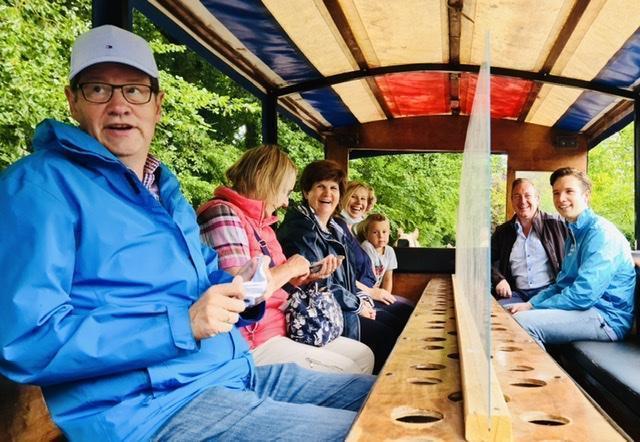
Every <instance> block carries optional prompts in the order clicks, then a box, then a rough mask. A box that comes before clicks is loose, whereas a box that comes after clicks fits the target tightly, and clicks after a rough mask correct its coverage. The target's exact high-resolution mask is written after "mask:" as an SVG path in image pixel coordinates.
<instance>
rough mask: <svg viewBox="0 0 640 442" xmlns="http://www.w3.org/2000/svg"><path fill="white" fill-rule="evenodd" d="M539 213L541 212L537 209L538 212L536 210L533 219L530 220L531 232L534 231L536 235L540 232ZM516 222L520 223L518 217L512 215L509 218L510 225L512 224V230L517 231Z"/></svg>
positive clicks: (540, 219) (540, 217)
mask: <svg viewBox="0 0 640 442" xmlns="http://www.w3.org/2000/svg"><path fill="white" fill-rule="evenodd" d="M541 213H542V212H541V211H540V209H539V208H538V210H536V213H535V214H534V215H533V218H532V219H531V224H532V226H533V230H535V231H536V233H539V232H540V231H541V230H542V215H541ZM516 222H517V223H520V221H519V220H518V215H516V214H515V213H514V214H513V216H512V217H511V224H513V228H514V229H515V230H516V231H517V228H516Z"/></svg>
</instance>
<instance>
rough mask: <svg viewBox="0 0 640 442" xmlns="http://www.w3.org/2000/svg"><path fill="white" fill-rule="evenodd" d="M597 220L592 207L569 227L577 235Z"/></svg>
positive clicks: (570, 223) (585, 210)
mask: <svg viewBox="0 0 640 442" xmlns="http://www.w3.org/2000/svg"><path fill="white" fill-rule="evenodd" d="M594 219H595V213H594V212H593V209H591V207H587V208H586V209H584V210H583V211H582V213H581V214H580V215H578V218H577V219H576V220H575V221H574V222H569V223H567V224H568V225H569V229H571V231H573V232H574V233H577V232H579V231H581V230H583V229H585V228H587V227H589V226H590V225H591V224H592V223H593V220H594Z"/></svg>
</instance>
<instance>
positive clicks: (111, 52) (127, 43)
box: [69, 25, 158, 80]
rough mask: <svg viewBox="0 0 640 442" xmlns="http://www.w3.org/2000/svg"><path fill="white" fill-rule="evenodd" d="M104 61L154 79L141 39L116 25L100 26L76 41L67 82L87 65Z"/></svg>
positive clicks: (153, 65)
mask: <svg viewBox="0 0 640 442" xmlns="http://www.w3.org/2000/svg"><path fill="white" fill-rule="evenodd" d="M108 62H111V63H121V64H125V65H127V66H131V67H134V68H136V69H139V70H141V71H142V72H144V73H146V74H149V75H150V76H151V77H153V78H158V66H156V61H155V59H154V58H153V52H152V51H151V48H150V47H149V43H147V41H146V40H145V39H144V38H142V37H140V36H138V35H136V34H134V33H132V32H129V31H125V30H124V29H122V28H118V27H117V26H112V25H103V26H99V27H97V28H93V29H91V30H90V31H87V32H85V33H84V34H82V35H81V36H79V37H78V38H77V39H76V42H75V43H74V44H73V49H72V51H71V72H69V80H71V79H72V78H73V77H75V76H76V75H77V74H78V73H79V72H80V71H82V70H83V69H86V68H88V67H89V66H93V65H94V64H98V63H108Z"/></svg>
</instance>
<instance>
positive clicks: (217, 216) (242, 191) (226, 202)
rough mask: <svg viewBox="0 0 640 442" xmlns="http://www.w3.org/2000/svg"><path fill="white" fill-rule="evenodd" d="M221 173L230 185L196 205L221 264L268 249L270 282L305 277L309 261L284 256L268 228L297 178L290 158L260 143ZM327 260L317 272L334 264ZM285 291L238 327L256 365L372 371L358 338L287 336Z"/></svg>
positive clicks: (238, 263) (234, 264)
mask: <svg viewBox="0 0 640 442" xmlns="http://www.w3.org/2000/svg"><path fill="white" fill-rule="evenodd" d="M226 175H227V179H228V180H229V182H230V184H231V186H230V187H224V186H223V187H218V188H217V189H216V190H215V191H214V198H213V199H212V200H210V201H209V202H207V203H205V204H204V205H203V206H201V207H200V208H199V209H198V223H199V224H200V234H201V237H202V239H203V240H204V242H206V243H207V244H209V245H210V246H212V247H214V248H215V249H216V251H217V252H218V256H219V259H220V268H222V269H224V270H226V271H227V272H229V273H231V274H236V273H238V272H239V271H240V270H241V268H242V266H243V265H244V264H245V263H246V262H247V261H249V260H250V259H251V258H252V257H255V256H260V255H269V256H270V257H271V260H272V267H271V274H272V281H273V283H274V284H275V285H277V286H278V287H281V286H282V285H283V284H285V283H286V282H288V281H292V283H294V284H296V285H298V284H304V283H308V282H309V280H310V278H312V277H310V276H307V275H308V274H309V261H307V260H306V259H305V258H303V257H302V256H300V255H296V254H292V256H291V257H290V258H289V259H286V258H285V256H284V255H283V253H282V248H281V247H280V244H279V243H278V241H277V239H276V236H275V232H274V231H273V229H272V228H271V225H272V224H273V223H274V222H275V221H276V220H277V217H276V216H274V212H275V211H276V210H277V209H279V208H280V207H286V206H287V204H288V202H289V193H291V191H292V190H293V186H294V183H295V180H296V168H295V166H294V164H293V162H292V161H291V159H289V157H288V156H287V155H286V154H285V153H284V152H282V151H281V150H280V148H279V147H278V146H275V145H264V146H260V147H256V148H254V149H250V150H248V151H247V152H245V154H244V155H243V156H242V158H240V160H238V162H237V163H236V164H234V165H233V166H231V168H230V169H229V170H228V171H227V173H226ZM328 261H330V260H327V262H325V265H324V266H323V269H322V270H321V271H320V272H318V274H319V275H321V276H324V275H325V274H329V273H330V272H331V271H332V270H333V268H335V265H332V264H331V263H329V262H328ZM333 261H336V260H335V259H334V260H333ZM328 267H331V268H328ZM287 296H288V295H287V292H285V291H284V290H283V289H282V288H280V289H278V290H277V291H275V292H274V294H273V295H272V296H271V298H269V300H267V301H266V302H267V305H266V307H267V308H266V312H265V316H264V318H263V319H262V320H261V321H259V322H258V323H257V324H255V325H253V326H249V327H243V328H241V329H240V331H241V333H242V334H243V335H244V337H245V338H246V339H247V340H248V341H249V345H250V347H251V349H252V353H253V356H254V359H255V361H256V364H257V365H267V364H275V363H285V362H295V363H297V364H298V365H301V366H303V367H305V368H311V369H316V370H321V371H338V372H357V373H371V369H372V367H373V355H372V354H371V350H370V349H369V348H367V346H366V345H363V344H362V343H361V342H358V341H357V340H353V339H348V338H345V337H339V338H337V339H335V340H333V341H331V342H330V343H329V344H327V345H326V346H324V347H322V348H318V347H314V346H311V345H305V344H301V343H298V342H295V341H293V340H291V339H289V338H288V337H286V329H285V317H284V313H283V311H282V308H281V307H282V305H283V304H284V303H285V302H286V301H287Z"/></svg>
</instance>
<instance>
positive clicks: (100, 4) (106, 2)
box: [91, 0, 133, 31]
mask: <svg viewBox="0 0 640 442" xmlns="http://www.w3.org/2000/svg"><path fill="white" fill-rule="evenodd" d="M132 24H133V16H132V14H131V1H130V0H93V4H92V8H91V25H92V26H93V27H94V28H95V27H98V26H102V25H114V26H117V27H119V28H122V29H126V30H127V31H131V29H132Z"/></svg>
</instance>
